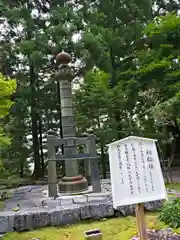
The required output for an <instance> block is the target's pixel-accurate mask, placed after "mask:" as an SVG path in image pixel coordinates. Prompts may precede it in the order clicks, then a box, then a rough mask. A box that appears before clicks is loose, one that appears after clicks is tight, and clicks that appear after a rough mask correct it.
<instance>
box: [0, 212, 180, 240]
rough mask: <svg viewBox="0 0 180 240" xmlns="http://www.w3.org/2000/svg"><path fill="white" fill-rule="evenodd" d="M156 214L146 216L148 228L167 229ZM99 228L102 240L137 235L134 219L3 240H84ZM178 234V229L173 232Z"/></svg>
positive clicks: (16, 235)
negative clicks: (93, 230) (85, 234)
mask: <svg viewBox="0 0 180 240" xmlns="http://www.w3.org/2000/svg"><path fill="white" fill-rule="evenodd" d="M157 216H158V215H157V213H152V214H147V215H146V221H147V226H148V228H152V229H162V228H166V227H168V226H167V225H165V224H164V223H163V222H160V221H159V220H158V218H157ZM95 228H99V229H100V230H101V231H102V233H103V240H119V239H123V240H128V239H129V238H131V237H133V236H134V235H136V233H137V228H136V219H135V217H121V218H113V219H108V220H105V221H98V222H97V221H92V222H82V223H81V224H77V225H72V226H66V227H59V228H57V227H56V228H55V227H48V228H44V229H39V230H35V231H29V232H23V233H8V234H7V235H5V236H4V237H3V240H14V239H16V240H31V239H33V238H36V239H37V238H38V239H40V240H84V231H86V230H90V229H95ZM175 231H176V232H177V233H180V228H179V229H176V230H175Z"/></svg>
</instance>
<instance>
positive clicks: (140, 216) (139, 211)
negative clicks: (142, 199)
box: [135, 203, 148, 240]
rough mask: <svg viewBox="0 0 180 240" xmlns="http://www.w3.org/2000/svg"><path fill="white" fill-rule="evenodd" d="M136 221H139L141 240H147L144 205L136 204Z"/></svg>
mask: <svg viewBox="0 0 180 240" xmlns="http://www.w3.org/2000/svg"><path fill="white" fill-rule="evenodd" d="M135 212H136V220H137V227H138V232H139V238H140V240H147V239H148V238H147V232H146V222H145V216H144V205H143V203H138V204H136V210H135Z"/></svg>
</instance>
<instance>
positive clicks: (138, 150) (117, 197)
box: [108, 136, 167, 240]
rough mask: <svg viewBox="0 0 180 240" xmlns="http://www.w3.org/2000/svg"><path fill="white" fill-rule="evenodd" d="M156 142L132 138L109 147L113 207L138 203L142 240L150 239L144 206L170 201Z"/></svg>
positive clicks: (139, 228) (138, 221) (137, 216)
mask: <svg viewBox="0 0 180 240" xmlns="http://www.w3.org/2000/svg"><path fill="white" fill-rule="evenodd" d="M155 143H156V140H154V139H149V138H140V137H135V136H130V137H127V138H124V139H122V140H119V141H116V142H113V143H111V144H109V145H108V147H109V150H108V151H109V163H110V174H111V184H112V197H113V205H114V208H117V207H120V206H125V205H131V204H136V219H137V225H138V231H139V237H140V239H141V240H147V234H146V224H145V218H144V206H143V203H145V202H150V201H155V200H160V199H166V198H167V194H166V189H165V184H164V179H163V175H162V171H161V166H160V162H159V157H158V153H157V149H156V144H155Z"/></svg>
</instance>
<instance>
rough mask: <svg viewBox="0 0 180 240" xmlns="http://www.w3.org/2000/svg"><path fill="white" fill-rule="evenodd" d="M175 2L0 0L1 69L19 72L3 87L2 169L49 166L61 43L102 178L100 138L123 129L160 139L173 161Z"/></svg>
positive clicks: (39, 171) (179, 45) (178, 102)
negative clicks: (49, 135)
mask: <svg viewBox="0 0 180 240" xmlns="http://www.w3.org/2000/svg"><path fill="white" fill-rule="evenodd" d="M179 10H180V1H174V0H169V1H165V0H156V1H152V2H151V1H150V0H129V1H127V0H121V1H119V0H94V1H92V0H71V1H68V0H46V1H45V0H19V1H14V0H1V1H0V72H1V73H2V75H3V76H1V78H2V79H3V78H4V80H3V81H4V82H9V81H10V79H16V91H14V89H15V87H14V88H13V90H12V89H11V90H12V91H10V92H9V94H1V95H0V112H1V111H4V110H3V109H4V105H7V104H9V102H10V101H13V102H14V104H13V105H12V106H10V105H8V106H9V113H8V114H7V113H6V114H5V112H4V113H3V114H0V117H1V121H0V126H1V128H0V131H1V134H0V140H1V139H4V140H5V141H0V157H1V162H0V174H1V176H19V177H21V178H23V177H26V176H30V175H31V172H30V170H29V167H30V165H32V164H33V165H34V171H33V173H32V176H33V178H34V179H42V178H43V177H44V175H46V170H47V169H46V166H47V160H46V159H47V144H46V140H47V131H48V130H49V129H52V130H54V132H55V133H56V134H61V121H60V99H59V97H60V96H59V93H58V92H59V91H58V88H59V86H58V83H57V82H56V81H55V79H54V73H55V72H56V70H57V66H56V64H55V61H54V59H55V56H56V54H57V53H59V52H60V51H62V50H64V51H66V52H68V53H70V54H71V55H72V56H73V63H74V66H75V73H76V75H75V78H74V81H73V86H74V91H73V93H74V94H73V97H74V109H75V116H76V131H77V135H78V136H82V135H84V134H87V133H94V134H95V135H96V139H97V149H98V156H99V166H100V171H101V174H102V176H103V177H106V176H107V175H106V174H107V172H108V171H109V167H108V157H107V147H106V145H107V144H108V143H109V142H111V141H114V140H117V139H120V138H123V137H125V136H129V135H137V136H145V137H151V138H156V139H158V140H159V146H160V148H159V149H160V150H159V152H160V157H161V158H162V159H168V158H171V157H172V156H173V159H175V160H178V157H180V148H179V149H178V146H179V144H180V81H179V79H180V63H179V59H180V41H179V39H180V18H179V15H178V13H179ZM0 87H1V85H0ZM11 87H12V86H11ZM0 93H1V89H0ZM10 93H13V94H10ZM9 95H11V97H9ZM5 99H6V100H7V99H9V100H10V101H9V102H8V103H7V102H4V101H5ZM4 133H5V135H4ZM6 140H8V141H6ZM175 160H173V161H174V164H175V162H178V161H175Z"/></svg>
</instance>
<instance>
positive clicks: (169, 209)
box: [159, 198, 180, 228]
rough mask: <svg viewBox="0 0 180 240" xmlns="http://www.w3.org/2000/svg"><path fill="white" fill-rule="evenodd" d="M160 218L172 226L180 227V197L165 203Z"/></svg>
mask: <svg viewBox="0 0 180 240" xmlns="http://www.w3.org/2000/svg"><path fill="white" fill-rule="evenodd" d="M159 219H160V220H161V221H164V222H165V223H166V224H168V225H169V226H170V227H173V228H179V227H180V198H176V199H174V200H172V201H168V202H166V203H165V205H164V207H163V209H162V210H161V213H160V216H159Z"/></svg>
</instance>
